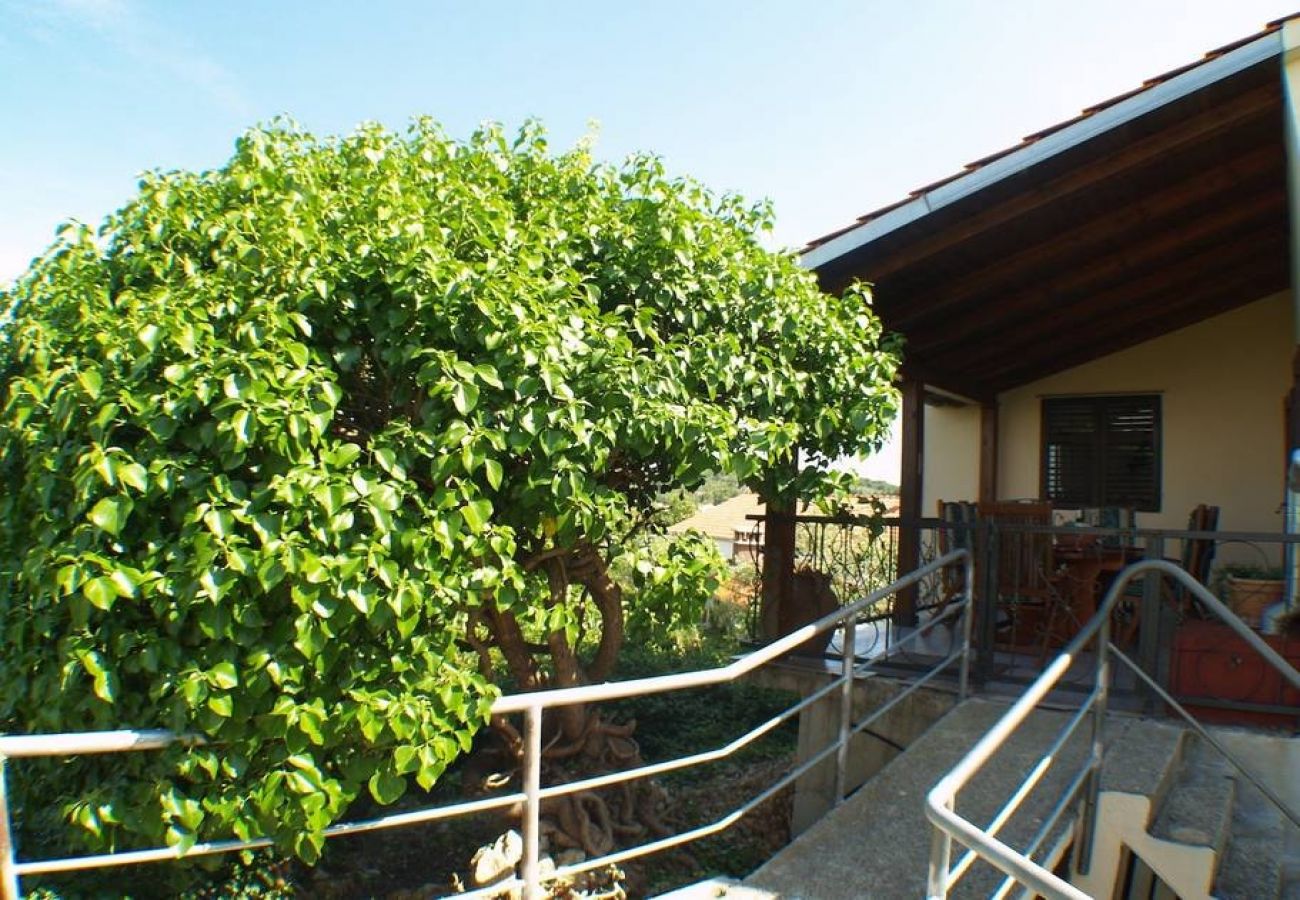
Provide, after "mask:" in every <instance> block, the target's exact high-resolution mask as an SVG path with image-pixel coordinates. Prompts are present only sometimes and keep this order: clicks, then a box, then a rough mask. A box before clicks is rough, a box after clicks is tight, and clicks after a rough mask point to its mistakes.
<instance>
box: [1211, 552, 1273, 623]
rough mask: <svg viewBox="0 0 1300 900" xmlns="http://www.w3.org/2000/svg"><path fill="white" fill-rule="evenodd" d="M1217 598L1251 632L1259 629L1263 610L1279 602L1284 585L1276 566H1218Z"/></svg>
mask: <svg viewBox="0 0 1300 900" xmlns="http://www.w3.org/2000/svg"><path fill="white" fill-rule="evenodd" d="M1218 577H1219V596H1220V597H1222V598H1223V602H1224V603H1226V604H1227V605H1228V608H1229V609H1231V610H1232V611H1233V612H1234V613H1236V614H1237V615H1238V616H1240V617H1241V618H1242V620H1243V621H1245V623H1246V624H1247V625H1249V626H1250V627H1251V628H1259V626H1260V617H1261V616H1262V615H1263V613H1264V610H1266V609H1268V607H1270V606H1272V605H1273V604H1274V603H1277V602H1278V601H1280V600H1281V599H1282V593H1283V591H1284V590H1285V587H1286V582H1285V581H1284V579H1283V573H1282V569H1281V568H1280V567H1278V566H1244V565H1236V564H1229V565H1225V566H1220V567H1219V571H1218Z"/></svg>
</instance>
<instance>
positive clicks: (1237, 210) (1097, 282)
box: [904, 190, 1286, 358]
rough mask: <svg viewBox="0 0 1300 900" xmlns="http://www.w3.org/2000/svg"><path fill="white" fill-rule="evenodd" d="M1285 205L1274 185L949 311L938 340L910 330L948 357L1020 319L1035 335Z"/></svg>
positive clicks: (1268, 219) (1270, 219) (1156, 277)
mask: <svg viewBox="0 0 1300 900" xmlns="http://www.w3.org/2000/svg"><path fill="white" fill-rule="evenodd" d="M1285 210H1286V193H1285V192H1284V191H1273V190H1270V191H1268V192H1266V193H1263V194H1257V195H1255V196H1253V197H1248V198H1243V199H1239V200H1238V201H1237V202H1235V203H1233V204H1230V205H1227V206H1225V207H1223V208H1222V209H1220V210H1217V211H1216V212H1214V213H1212V214H1210V215H1207V216H1203V217H1202V218H1200V219H1197V220H1195V221H1193V222H1191V223H1189V224H1187V225H1184V226H1182V228H1181V229H1179V230H1170V231H1167V232H1164V233H1161V234H1159V235H1157V236H1156V237H1154V238H1152V239H1150V240H1147V241H1142V242H1138V243H1136V244H1134V245H1133V246H1131V247H1124V248H1122V249H1120V250H1119V251H1116V252H1113V253H1110V254H1107V255H1104V256H1100V257H1098V258H1097V259H1096V260H1088V261H1086V262H1085V263H1082V264H1080V265H1078V266H1076V267H1075V268H1073V269H1071V270H1070V271H1068V272H1066V273H1065V274H1064V275H1062V276H1060V277H1057V278H1049V279H1045V280H1044V281H1042V282H1036V283H1034V284H1033V285H1032V286H1031V287H1030V288H1029V289H1027V290H1022V291H1021V292H1020V293H1018V294H1013V295H1011V296H1008V297H1003V298H997V297H990V298H987V299H986V302H984V303H981V304H979V305H978V306H977V307H976V308H974V309H968V310H966V311H963V312H961V313H959V314H954V315H951V316H949V317H948V318H947V319H946V320H945V321H944V322H943V323H942V326H941V328H940V326H938V325H936V327H935V331H934V334H935V339H934V340H929V339H927V337H926V335H927V332H926V331H921V330H913V331H912V332H910V333H909V332H904V333H905V334H908V336H909V338H910V339H911V340H913V341H914V342H916V343H917V344H918V345H921V346H924V347H925V350H926V352H927V353H929V354H943V355H944V356H945V358H947V354H948V352H949V351H950V350H955V352H956V353H958V355H960V353H961V349H962V348H963V347H969V346H970V345H971V344H973V343H978V338H979V337H981V336H985V335H997V334H1002V333H1005V332H1006V329H1007V328H1008V327H1009V326H1010V327H1013V328H1015V327H1016V324H1017V323H1024V322H1026V320H1029V325H1028V326H1027V333H1028V334H1031V335H1032V334H1034V333H1035V332H1036V331H1041V330H1043V329H1044V328H1045V327H1046V326H1045V324H1044V322H1043V318H1044V316H1045V315H1052V314H1055V313H1056V312H1057V311H1058V310H1059V309H1060V308H1061V307H1063V306H1068V305H1069V304H1070V303H1074V302H1080V301H1083V300H1085V299H1086V300H1087V302H1088V304H1089V306H1090V307H1091V306H1093V305H1094V303H1096V302H1102V301H1098V300H1096V298H1097V297H1105V296H1106V292H1107V291H1109V290H1112V289H1113V288H1114V287H1115V286H1116V282H1117V281H1122V284H1121V285H1120V287H1121V288H1122V289H1128V288H1136V289H1137V290H1139V291H1140V290H1145V289H1146V287H1148V286H1150V285H1152V284H1153V283H1154V284H1156V285H1157V286H1158V284H1159V283H1160V279H1161V278H1165V277H1167V276H1165V275H1164V274H1163V272H1156V273H1154V274H1150V275H1141V276H1136V277H1135V273H1140V272H1145V271H1148V270H1149V269H1150V268H1151V267H1152V266H1153V265H1161V266H1162V268H1163V266H1164V265H1168V264H1169V263H1170V262H1171V261H1172V262H1177V261H1178V260H1179V259H1180V258H1182V257H1185V256H1186V255H1187V254H1188V253H1189V251H1193V252H1195V251H1198V250H1202V249H1204V250H1210V251H1216V252H1217V249H1218V248H1220V247H1221V246H1222V239H1223V236H1224V235H1233V234H1242V233H1243V232H1246V233H1258V232H1260V231H1261V230H1264V229H1261V228H1260V227H1259V226H1260V225H1261V224H1265V225H1274V224H1276V223H1277V222H1278V221H1282V222H1283V223H1284V222H1285V219H1284V213H1285ZM1283 227H1285V226H1283ZM1061 298H1066V299H1064V300H1062V299H1061ZM1047 325H1050V323H1047ZM1025 331H1026V327H1024V326H1021V327H1020V328H1019V329H1018V330H1017V331H1015V332H1013V333H1015V334H1021V333H1023V332H1025Z"/></svg>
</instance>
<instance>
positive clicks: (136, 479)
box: [117, 463, 149, 494]
mask: <svg viewBox="0 0 1300 900" xmlns="http://www.w3.org/2000/svg"><path fill="white" fill-rule="evenodd" d="M117 477H118V478H119V479H121V481H122V483H123V484H125V485H127V486H128V487H132V488H135V489H136V490H137V491H139V492H140V493H142V494H143V493H144V492H145V491H146V490H148V488H149V472H148V470H146V469H145V467H144V466H142V465H140V464H139V463H130V464H128V465H125V466H118V467H117Z"/></svg>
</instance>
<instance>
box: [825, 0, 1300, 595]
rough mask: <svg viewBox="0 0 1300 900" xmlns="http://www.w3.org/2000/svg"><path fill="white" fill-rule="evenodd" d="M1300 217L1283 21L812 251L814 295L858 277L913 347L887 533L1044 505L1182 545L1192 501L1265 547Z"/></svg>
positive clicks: (1295, 416) (1288, 24) (1283, 438)
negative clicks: (897, 490) (943, 513)
mask: <svg viewBox="0 0 1300 900" xmlns="http://www.w3.org/2000/svg"><path fill="white" fill-rule="evenodd" d="M1298 205H1300V20H1297V19H1295V18H1291V19H1287V20H1282V21H1278V22H1274V23H1271V24H1270V25H1268V26H1267V27H1266V28H1265V29H1264V30H1263V31H1261V32H1259V33H1257V34H1254V35H1251V36H1250V37H1248V38H1246V39H1244V40H1241V41H1238V42H1236V43H1233V44H1230V45H1228V46H1226V47H1223V48H1221V49H1219V50H1215V51H1213V52H1211V53H1209V54H1207V55H1206V56H1205V57H1204V58H1203V59H1201V60H1199V61H1197V62H1194V63H1192V64H1191V65H1188V66H1185V67H1183V68H1181V69H1177V70H1175V71H1172V72H1168V73H1165V74H1164V75H1160V76H1158V77H1156V78H1152V79H1151V80H1149V81H1147V82H1145V83H1144V84H1143V85H1142V86H1141V87H1139V88H1138V89H1136V90H1134V91H1132V92H1130V93H1127V94H1124V95H1122V96H1119V97H1115V98H1112V99H1110V100H1107V101H1104V102H1102V103H1099V104H1097V105H1096V106H1093V107H1090V108H1089V109H1087V110H1085V111H1084V112H1083V113H1082V114H1081V115H1079V116H1078V117H1076V118H1074V119H1071V120H1069V121H1066V122H1062V123H1060V124H1058V125H1054V126H1052V127H1050V128H1047V129H1044V130H1043V131H1040V132H1038V133H1036V134H1032V135H1029V136H1028V137H1026V138H1024V139H1023V140H1022V141H1021V142H1020V143H1019V144H1018V145H1016V146H1014V147H1011V148H1009V149H1007V150H1004V151H1002V152H999V153H995V154H993V155H991V156H989V157H986V158H984V159H980V160H977V161H975V162H973V163H971V164H970V165H968V166H966V168H965V170H964V171H962V172H960V173H958V174H956V175H953V176H952V177H950V178H947V179H944V180H942V181H939V182H936V183H934V184H931V185H927V186H925V187H923V188H920V189H919V190H917V191H915V192H913V193H912V194H911V196H910V197H908V198H907V199H905V200H903V201H901V202H899V203H896V204H894V205H892V206H889V207H886V208H884V209H879V210H876V211H874V212H870V213H868V214H866V215H864V216H862V217H861V218H860V219H858V220H857V221H856V222H854V223H852V224H851V225H849V226H847V227H845V228H843V229H841V230H839V231H836V232H833V233H831V234H827V235H825V236H823V237H821V238H818V239H816V240H814V241H813V242H811V243H810V244H809V245H808V246H807V248H806V249H805V250H804V251H803V260H804V263H805V264H806V265H807V266H809V267H811V268H813V269H815V270H816V272H817V274H818V276H819V278H820V281H821V283H822V285H823V287H824V288H825V289H827V290H829V291H838V290H841V289H842V288H843V287H844V286H845V285H847V284H848V283H850V282H851V281H853V280H855V279H860V280H863V281H868V282H871V283H873V284H874V285H875V294H876V311H877V312H878V314H879V315H880V317H881V319H882V320H883V322H884V323H885V325H886V327H888V328H890V329H893V330H895V331H898V332H901V333H902V334H903V335H904V336H905V337H906V339H907V344H906V359H905V364H904V370H903V371H904V381H903V383H902V392H903V419H902V445H903V464H902V491H901V496H902V501H901V504H902V516H903V517H904V518H905V519H907V518H911V519H918V518H920V517H922V516H930V515H933V514H934V509H935V503H936V501H937V500H939V499H947V500H957V499H965V500H973V499H981V500H995V499H1012V498H1026V497H1041V498H1046V499H1049V500H1051V501H1052V502H1053V504H1054V506H1055V507H1057V508H1068V509H1076V508H1080V507H1096V506H1127V507H1133V508H1136V511H1137V513H1136V517H1137V522H1136V524H1137V525H1138V527H1140V528H1169V529H1178V528H1183V527H1185V526H1186V523H1187V517H1188V512H1189V510H1191V509H1192V508H1193V507H1194V506H1195V505H1197V504H1199V503H1209V504H1214V505H1217V506H1219V507H1220V509H1221V513H1220V519H1219V528H1220V529H1221V530H1226V531H1233V532H1273V533H1276V532H1281V531H1283V530H1284V520H1283V502H1284V499H1285V479H1284V476H1285V462H1286V460H1287V457H1288V451H1289V449H1290V448H1294V447H1297V446H1300V438H1298V437H1297V433H1298V429H1300V411H1297V410H1296V406H1295V402H1294V399H1293V398H1294V397H1295V396H1296V394H1295V386H1296V380H1297V372H1300V356H1297V352H1296V350H1297V334H1298V328H1300V325H1298V323H1300V316H1298V315H1297V309H1296V305H1297V298H1298V297H1300V294H1298V293H1297V290H1296V281H1297V278H1300V246H1298V242H1300V230H1293V229H1292V228H1291V227H1290V222H1291V220H1292V218H1293V216H1294V212H1295V210H1296V209H1297V206H1298ZM916 552H917V551H916V546H915V542H914V541H913V542H911V546H910V547H909V546H900V560H899V571H908V570H910V569H911V568H913V567H914V565H915V561H916V559H917V556H916ZM1261 552H1262V553H1263V554H1264V555H1265V556H1266V557H1267V558H1268V559H1269V561H1272V562H1277V561H1279V558H1280V549H1279V545H1277V544H1273V545H1271V546H1265V547H1263V548H1262V550H1261V549H1260V548H1258V547H1252V546H1244V545H1243V546H1233V545H1227V544H1225V545H1224V546H1222V547H1221V553H1220V558H1221V559H1232V558H1234V556H1236V557H1240V558H1243V559H1252V558H1253V559H1255V561H1258V557H1259V554H1260V553H1261Z"/></svg>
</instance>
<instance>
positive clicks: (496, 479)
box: [483, 459, 504, 490]
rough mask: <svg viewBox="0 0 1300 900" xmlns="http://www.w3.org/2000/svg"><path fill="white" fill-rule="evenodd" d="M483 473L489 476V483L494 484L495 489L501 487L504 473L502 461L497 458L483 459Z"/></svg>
mask: <svg viewBox="0 0 1300 900" xmlns="http://www.w3.org/2000/svg"><path fill="white" fill-rule="evenodd" d="M483 474H484V475H486V476H487V480H488V484H490V485H491V486H492V489H493V490H499V489H500V487H501V478H502V477H503V475H504V472H503V470H502V468H501V463H499V462H497V461H496V460H495V459H485V460H483Z"/></svg>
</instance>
